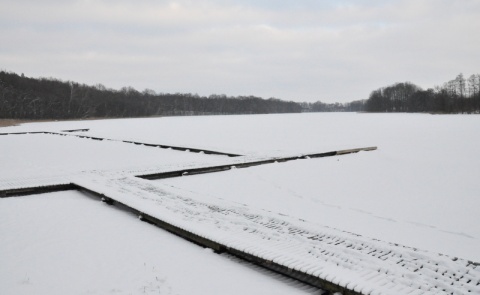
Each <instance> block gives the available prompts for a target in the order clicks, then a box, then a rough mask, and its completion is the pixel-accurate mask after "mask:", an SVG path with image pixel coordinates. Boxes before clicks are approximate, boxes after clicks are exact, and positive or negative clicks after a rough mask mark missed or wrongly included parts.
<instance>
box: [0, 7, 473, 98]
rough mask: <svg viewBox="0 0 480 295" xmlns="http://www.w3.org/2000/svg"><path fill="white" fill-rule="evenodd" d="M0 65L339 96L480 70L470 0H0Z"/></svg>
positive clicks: (267, 93) (204, 87) (148, 83)
mask: <svg viewBox="0 0 480 295" xmlns="http://www.w3.org/2000/svg"><path fill="white" fill-rule="evenodd" d="M0 37H1V40H0V69H4V70H8V71H13V72H16V73H19V74H20V73H25V75H26V76H30V77H55V78H60V79H62V80H72V81H76V82H80V83H86V84H97V83H102V84H104V85H105V86H107V87H109V88H115V89H118V88H120V87H122V86H132V87H134V88H136V89H137V90H139V91H143V90H144V89H145V88H149V89H152V90H155V91H156V92H182V93H185V92H186V93H198V94H199V95H209V94H212V93H216V94H227V95H257V96H262V97H264V98H269V97H277V98H281V99H285V100H295V101H317V100H321V101H324V102H336V101H338V102H347V101H352V100H358V99H365V98H368V95H369V94H370V92H371V91H372V90H374V89H377V88H379V87H382V86H387V85H389V84H392V83H394V82H404V81H411V82H413V83H415V84H417V85H419V86H421V87H424V88H428V87H433V86H434V85H439V84H442V83H443V82H446V81H448V80H451V79H453V78H455V76H456V75H457V74H459V73H463V74H464V75H465V76H469V75H471V74H473V73H479V72H480V0H383V1H380V0H370V1H340V0H339V1H325V0H317V1H314V0H292V1H290V0H287V1H280V0H255V1H253V0H244V1H240V0H207V1H201V0H197V1H161V0H136V1H133V0H100V1H93V0H78V1H69V0H42V1H39V0H0Z"/></svg>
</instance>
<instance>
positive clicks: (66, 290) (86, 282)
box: [0, 191, 318, 295]
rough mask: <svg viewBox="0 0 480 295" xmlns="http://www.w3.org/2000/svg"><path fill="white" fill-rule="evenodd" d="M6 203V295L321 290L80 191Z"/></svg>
mask: <svg viewBox="0 0 480 295" xmlns="http://www.w3.org/2000/svg"><path fill="white" fill-rule="evenodd" d="M0 201H1V202H0V233H1V236H2V238H1V239H0V294H5V295H10V294H11V295H13V294H15V295H21V294H49V295H54V294H313V293H316V294H317V292H318V291H317V289H315V288H312V287H309V286H306V285H304V284H301V283H298V282H295V281H293V280H291V279H287V278H285V277H281V276H278V275H276V274H274V273H272V272H270V271H266V270H263V269H260V268H258V267H256V266H253V265H251V264H249V263H245V262H242V261H240V260H238V259H237V258H234V257H231V256H228V255H217V254H214V253H212V252H211V251H209V250H206V249H203V248H201V247H199V246H196V245H194V244H192V243H190V242H187V241H185V240H183V239H181V238H179V237H176V236H174V235H172V234H170V233H167V232H165V231H163V230H160V229H158V228H156V227H154V226H152V225H149V224H147V223H144V222H141V221H139V220H138V219H135V218H133V216H132V215H131V213H128V212H125V211H121V210H118V209H114V208H113V207H111V206H108V205H106V204H104V203H101V202H99V201H98V200H97V199H93V198H90V197H88V196H87V195H84V194H82V193H80V192H75V191H68V192H58V193H49V194H42V195H32V196H26V197H21V198H7V199H2V200H0Z"/></svg>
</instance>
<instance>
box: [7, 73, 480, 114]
mask: <svg viewBox="0 0 480 295" xmlns="http://www.w3.org/2000/svg"><path fill="white" fill-rule="evenodd" d="M362 111H363V112H419V113H480V75H479V74H476V75H471V76H470V77H469V78H467V79H465V78H464V76H463V75H462V74H459V75H458V76H457V77H456V78H455V79H453V80H451V81H449V82H446V83H444V84H443V85H442V86H436V87H434V88H429V89H427V90H423V89H421V88H420V87H419V86H417V85H415V84H413V83H410V82H404V83H395V84H393V85H391V86H387V87H382V88H380V89H377V90H375V91H373V92H372V93H371V94H370V96H369V98H368V99H366V100H357V101H353V102H349V103H323V102H321V101H317V102H314V103H307V102H301V103H298V102H293V101H284V100H280V99H277V98H269V99H263V98H260V97H256V96H236V97H232V96H226V95H224V94H221V95H217V94H213V95H210V96H208V97H206V96H199V95H197V94H191V93H174V94H169V93H155V92H154V91H153V90H148V89H146V90H144V91H142V92H139V91H137V90H136V89H134V88H132V87H123V88H121V89H120V90H114V89H108V88H106V87H105V86H103V85H101V84H97V85H95V86H89V85H85V84H79V83H75V82H71V81H61V80H58V79H55V78H38V79H36V78H28V77H26V76H24V75H23V74H21V75H18V74H16V73H12V72H7V71H0V118H2V119H33V120H43V119H84V118H127V117H151V116H185V115H227V114H274V113H300V112H362Z"/></svg>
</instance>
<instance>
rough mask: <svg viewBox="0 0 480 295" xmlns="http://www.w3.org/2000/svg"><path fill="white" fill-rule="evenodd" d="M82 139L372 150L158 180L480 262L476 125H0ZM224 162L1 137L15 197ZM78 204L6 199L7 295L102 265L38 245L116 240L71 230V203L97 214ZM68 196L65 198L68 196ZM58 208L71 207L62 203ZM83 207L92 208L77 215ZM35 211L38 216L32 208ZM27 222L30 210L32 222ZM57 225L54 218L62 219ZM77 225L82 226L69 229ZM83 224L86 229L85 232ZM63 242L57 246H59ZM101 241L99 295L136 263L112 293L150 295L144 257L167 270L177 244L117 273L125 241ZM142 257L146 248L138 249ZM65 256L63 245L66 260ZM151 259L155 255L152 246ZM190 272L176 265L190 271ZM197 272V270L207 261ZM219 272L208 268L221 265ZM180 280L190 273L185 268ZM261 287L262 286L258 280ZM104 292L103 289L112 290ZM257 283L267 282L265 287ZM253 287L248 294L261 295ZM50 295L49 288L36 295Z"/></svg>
mask: <svg viewBox="0 0 480 295" xmlns="http://www.w3.org/2000/svg"><path fill="white" fill-rule="evenodd" d="M80 128H89V129H90V130H89V131H87V132H83V133H82V132H75V133H72V134H85V135H89V136H97V137H104V138H110V139H122V140H126V139H128V140H136V141H140V142H145V143H156V144H166V145H174V146H185V147H190V148H204V149H210V150H216V151H221V152H230V153H237V154H242V155H246V156H250V157H252V156H261V157H267V156H280V155H298V154H306V153H318V152H327V151H331V150H340V149H348V148H356V147H367V146H378V150H377V151H372V152H360V153H358V154H352V155H345V156H338V157H332V158H319V159H305V160H297V161H291V162H287V163H275V164H269V165H263V166H258V167H251V168H245V169H233V170H230V171H226V172H218V173H213V174H205V175H196V176H188V177H181V178H172V179H164V180H158V181H157V182H158V183H161V184H162V186H166V187H170V188H171V189H172V190H175V191H176V193H177V194H182V192H183V194H185V195H188V196H189V197H191V198H195V199H197V200H202V199H208V200H212V199H213V200H215V199H223V200H222V201H219V202H231V203H232V204H245V205H247V206H248V207H250V208H254V209H260V210H264V211H270V212H268V214H281V215H279V216H285V215H288V216H289V217H288V218H291V219H302V220H305V221H306V222H309V223H310V224H313V225H318V226H319V227H322V226H328V227H331V228H335V229H339V230H341V231H347V232H352V233H355V234H360V235H363V236H365V237H370V238H375V239H379V240H382V241H386V242H391V243H399V244H402V245H406V246H410V247H416V248H419V249H422V250H427V251H430V252H434V253H443V254H447V255H451V256H456V257H461V258H464V259H468V260H473V261H480V251H478V249H480V217H479V216H480V214H478V208H480V198H479V196H480V193H479V192H480V181H478V179H479V176H480V157H479V156H478V152H479V151H480V117H479V116H470V115H425V114H348V113H336V114H288V115H250V116H209V117H168V118H153V119H123V120H99V121H70V122H51V123H33V124H24V125H22V126H15V127H5V128H0V133H2V132H21V131H60V130H65V129H80ZM226 159H227V160H232V159H236V158H228V157H225V156H213V155H202V154H196V153H189V152H180V151H170V150H165V149H159V148H153V147H146V146H137V145H133V144H127V143H122V142H117V141H105V140H104V141H95V140H91V139H85V138H78V137H74V136H71V135H70V136H63V137H62V136H58V135H48V134H28V135H5V136H0V163H2V164H1V166H0V184H2V183H3V185H7V186H8V184H9V183H12V182H13V183H14V182H15V180H16V179H24V180H25V179H26V181H27V182H28V180H29V178H35V177H39V175H38V174H42V175H45V176H52V177H57V176H58V177H60V176H62V175H79V174H81V173H85V172H91V171H92V170H95V172H96V173H98V172H99V171H100V172H101V173H108V172H115V173H119V171H120V172H121V171H130V172H133V171H142V169H143V170H145V169H146V168H148V169H153V168H152V167H154V168H155V169H160V170H161V169H167V168H169V167H170V168H172V167H177V166H178V167H181V166H186V165H187V166H188V165H192V164H194V165H215V164H221V163H223V162H225V161H226ZM240 161H241V158H240ZM148 169H147V170H148ZM0 190H1V188H0ZM65 194H66V195H65ZM78 195H81V194H80V193H73V192H68V193H57V194H56V195H55V194H49V195H44V196H35V197H33V196H32V197H22V198H14V199H13V198H10V199H0V211H1V212H2V213H1V216H2V219H1V225H0V226H1V232H0V233H1V234H2V237H3V236H8V237H9V239H6V242H5V241H4V242H0V272H1V273H6V272H8V273H10V274H9V275H8V276H3V275H2V276H1V278H0V293H1V294H17V293H21V292H20V291H21V290H27V289H22V288H29V287H32V284H30V282H29V278H30V277H32V278H33V275H32V276H29V275H28V274H24V273H23V272H24V270H25V269H26V268H30V269H32V271H31V272H29V273H32V274H34V273H40V272H41V273H42V275H41V276H39V277H38V278H39V280H38V281H37V283H38V284H39V285H38V286H39V288H40V286H43V287H41V288H47V287H46V286H48V284H51V283H53V284H55V282H56V281H55V278H54V276H55V274H54V273H55V272H54V271H52V275H48V272H43V271H42V270H43V269H45V267H46V265H47V264H48V262H47V261H49V260H50V259H52V260H54V261H55V264H56V266H57V267H59V268H61V267H63V268H64V269H70V267H69V265H70V264H71V263H86V262H84V261H83V258H82V257H86V256H91V257H94V258H95V257H96V258H95V260H97V259H99V256H101V255H99V254H98V253H92V252H93V251H94V250H92V248H91V247H90V248H89V247H87V246H86V247H82V248H81V249H80V248H75V251H77V252H75V251H73V252H72V253H76V254H73V255H70V254H68V253H65V252H67V251H66V250H60V249H59V250H57V252H61V253H62V255H67V256H66V258H65V259H59V257H57V255H58V253H57V255H55V252H51V251H50V250H45V249H46V248H50V247H47V246H48V245H49V246H51V244H52V243H51V239H53V238H52V237H51V236H50V237H49V236H48V235H46V236H45V239H43V236H42V235H40V234H38V233H42V231H44V230H47V229H49V230H48V231H49V232H48V233H49V235H52V236H56V235H58V236H60V238H59V239H62V240H63V241H62V242H61V243H67V241H70V239H72V237H71V236H69V235H65V233H64V232H68V230H67V229H66V228H67V227H71V228H73V229H75V230H74V232H76V233H78V237H77V236H75V237H76V238H79V239H81V238H82V236H83V237H85V236H87V238H85V239H88V240H91V239H95V241H96V240H98V239H100V238H99V237H102V236H105V235H106V234H107V233H109V232H111V231H112V230H111V229H105V228H98V232H95V233H91V234H92V235H93V237H91V236H90V237H89V238H88V235H89V234H90V232H89V231H87V230H85V229H84V227H83V226H85V227H86V228H88V226H91V225H88V224H85V225H84V224H83V223H81V222H80V223H75V222H76V221H78V220H77V219H76V218H77V217H72V218H73V219H72V220H69V216H70V215H71V214H68V213H66V212H67V211H68V210H69V206H73V205H72V204H70V203H68V202H70V201H71V202H74V203H75V204H77V203H79V202H80V203H81V202H86V203H85V205H78V204H77V205H78V208H81V209H79V210H76V211H78V212H76V213H78V214H79V217H78V219H81V216H82V212H83V211H86V212H88V213H86V216H88V218H86V219H92V220H93V218H91V217H92V216H90V214H91V212H92V211H90V210H92V209H89V207H90V206H89V205H88V204H87V203H88V202H92V200H90V199H88V198H86V200H85V201H79V200H80V199H82V198H78ZM60 196H62V197H61V198H60ZM60 199H61V200H65V201H60ZM66 200H69V201H66ZM48 204H50V205H48ZM42 206H45V207H42ZM84 207H85V209H83V208H84ZM33 208H39V209H38V210H36V211H35V210H33ZM42 208H43V209H42ZM100 208H101V206H100ZM55 209H57V210H55ZM101 209H102V210H104V211H105V212H111V211H115V210H111V211H109V210H106V209H105V208H101ZM22 210H26V211H25V212H24V211H22ZM95 210H97V209H95ZM98 210H100V209H98ZM33 211H35V212H36V213H35V214H34V213H33ZM53 211H55V212H56V213H53ZM74 211H75V210H74ZM17 212H18V214H17ZM22 212H23V213H22ZM40 212H42V213H40ZM45 212H48V214H47V216H52V218H51V219H49V218H47V217H41V216H40V215H39V216H37V215H38V214H43V213H45ZM102 212H103V211H102ZM21 214H24V215H23V216H22V215H21ZM25 214H26V215H31V216H32V217H28V216H26V215H25ZM49 214H50V215H49ZM55 214H60V215H59V216H56V215H55ZM108 214H113V213H100V212H99V213H95V215H96V216H97V215H100V216H102V217H99V218H101V219H100V220H97V221H96V223H101V224H103V223H107V224H110V223H111V222H112V224H114V222H113V221H110V217H107V216H110V215H108ZM115 214H117V215H119V216H120V217H119V218H120V219H122V220H121V221H118V223H119V224H120V223H122V224H129V225H128V226H127V225H125V226H123V225H122V227H130V226H132V227H133V226H134V225H131V224H130V223H132V224H136V225H135V226H137V224H138V222H136V221H135V220H132V218H130V217H128V218H127V217H126V216H123V215H122V214H118V212H117V213H115ZM124 215H125V214H124ZM32 218H33V219H32ZM113 218H116V217H112V220H113ZM59 219H60V220H62V222H59V223H56V225H57V226H55V227H52V226H51V224H52V223H55V220H57V221H58V220H59ZM32 220H38V222H32ZM40 221H41V222H40ZM72 222H74V223H75V225H70V223H72ZM82 222H85V223H86V222H87V221H82ZM89 224H90V223H89ZM92 224H93V223H92ZM141 226H144V227H145V226H146V225H145V224H140V227H141ZM146 227H148V226H146ZM148 228H149V230H150V231H153V232H155V234H151V233H149V234H145V236H142V239H141V240H142V241H143V242H142V243H141V244H145V243H147V244H148V243H149V241H150V240H155V239H158V237H159V236H160V235H162V240H168V241H169V242H172V243H174V242H173V240H175V239H177V238H176V237H173V236H172V237H171V235H168V234H165V233H163V232H162V231H161V230H158V229H155V228H153V229H150V227H148ZM35 230H37V231H38V233H37V234H34V233H32V232H34V231H35ZM12 232H13V233H14V234H12ZM137 232H138V231H137V229H135V233H133V232H132V231H128V232H127V231H126V232H125V233H124V234H121V237H123V238H125V236H127V237H128V236H130V235H132V236H134V235H136V234H137ZM157 233H158V236H157V235H156V234H157ZM7 234H8V235H7ZM62 235H63V237H61V236H62ZM118 235H120V234H118ZM116 238H119V237H116ZM2 240H3V239H2ZM175 241H176V240H175ZM68 243H70V242H68ZM105 243H106V244H105V245H103V246H102V247H106V248H108V247H111V248H112V249H111V250H110V252H109V254H108V257H107V259H106V260H105V261H104V262H101V263H104V265H102V267H103V268H100V272H105V274H101V275H99V277H100V278H103V279H100V280H98V285H96V286H97V287H96V290H100V291H99V294H100V293H105V292H104V291H103V290H107V288H110V287H111V286H113V285H115V284H116V283H115V282H116V281H115V280H117V279H118V277H119V276H121V275H122V274H121V273H122V268H125V269H126V268H130V266H129V265H131V264H134V265H136V266H135V267H133V268H132V270H131V272H132V274H131V277H133V278H134V279H132V280H130V281H129V279H125V278H123V279H122V282H118V286H119V287H118V288H115V287H111V289H115V290H120V291H122V292H125V294H128V293H129V292H130V293H133V294H135V293H138V294H141V291H142V290H140V289H141V288H142V285H143V286H144V287H145V286H146V285H148V280H149V279H150V277H153V275H154V274H153V272H148V274H143V275H142V274H139V272H140V269H141V266H142V263H143V261H142V259H143V260H146V259H148V257H153V256H155V258H152V259H153V260H152V261H153V262H152V265H153V264H155V265H157V264H162V262H161V261H160V260H162V259H163V258H162V259H160V258H158V257H169V258H170V259H171V258H172V257H171V256H169V254H168V253H169V252H170V251H171V249H173V248H174V247H177V246H173V244H172V245H171V246H165V248H159V249H156V250H155V251H159V252H162V253H163V254H161V255H164V256H161V255H160V254H152V256H150V254H145V256H141V257H136V258H135V259H131V260H130V259H128V260H127V261H124V262H123V264H121V265H118V267H115V265H116V264H115V262H114V261H113V260H114V258H117V257H118V256H119V255H120V254H118V252H119V251H120V252H121V251H122V249H123V248H119V247H120V246H119V245H121V244H122V242H110V243H109V242H108V241H107V242H105ZM175 243H179V242H178V241H176V242H175ZM31 244H34V245H36V244H39V245H37V246H35V247H32V248H29V251H30V252H28V253H26V254H25V257H23V258H18V256H17V255H15V253H16V251H18V249H24V248H25V249H26V248H28V247H27V246H28V245H31ZM65 245H67V244H65ZM175 245H176V244H175ZM132 247H133V246H132ZM135 247H140V246H138V245H136V246H135ZM192 247H193V246H192ZM68 248H69V246H68V245H67V246H65V248H62V249H68ZM52 249H56V248H52ZM148 250H149V251H150V248H148ZM155 251H153V250H152V253H156V252H155ZM198 251H199V252H198V253H201V254H189V256H188V257H189V258H188V259H189V260H190V259H200V260H202V259H206V258H205V257H207V258H208V259H216V261H217V260H219V259H220V260H219V261H223V260H222V259H223V257H221V256H220V257H217V256H215V255H213V254H212V255H209V253H205V251H203V250H201V249H200V250H198ZM99 252H103V251H99ZM147 252H148V251H147ZM35 253H39V254H42V255H43V258H39V259H37V260H36V259H34V258H35V255H34V254H35ZM133 253H136V252H133ZM165 253H166V254H165ZM195 253H196V252H195ZM207 254H208V255H207ZM29 255H30V256H29ZM135 255H137V254H135ZM40 256H41V255H40ZM40 256H39V257H40ZM210 256H213V257H215V258H211V257H210ZM62 257H64V256H62ZM102 257H103V256H102ZM191 257H194V258H191ZM137 258H138V259H137ZM29 259H31V260H32V263H28V260H29ZM157 259H158V260H157ZM165 259H166V258H165ZM189 260H188V261H189ZM224 260H226V261H228V263H232V264H236V263H237V262H235V263H233V262H232V261H231V259H230V260H229V259H224ZM62 261H63V262H62ZM185 261H187V259H185ZM185 261H181V262H180V263H186V262H185ZM117 263H118V262H117ZM147 263H148V262H147ZM198 263H202V264H203V262H198ZM212 263H214V262H213V260H212ZM221 263H223V262H219V264H221ZM225 263H227V262H225ZM57 264H58V265H57ZM110 264H111V265H112V266H111V267H112V269H113V268H115V273H112V274H111V276H110V275H109V274H108V269H109V267H110ZM170 264H172V263H171V262H168V263H167V264H163V266H162V267H165V266H167V267H166V268H163V269H162V271H164V272H167V270H170V269H171V270H172V272H171V273H170V272H169V275H166V274H164V277H165V278H167V279H168V280H170V281H174V280H178V282H175V283H171V284H170V285H168V286H171V288H172V294H175V293H179V294H189V293H191V292H190V291H192V290H193V289H188V288H187V289H185V288H184V287H181V284H180V283H179V282H180V281H179V280H180V277H181V276H180V274H179V273H181V271H180V270H181V269H183V268H181V267H180V266H179V267H178V268H176V266H172V267H168V265H170ZM7 266H8V269H7ZM88 267H90V266H88V265H87V266H85V265H80V267H78V268H75V269H72V273H71V274H62V275H64V276H66V275H68V276H69V277H68V278H65V280H68V279H69V278H70V276H80V277H81V276H82V275H83V273H84V272H88V270H87V269H88ZM159 267H160V266H159ZM222 267H223V266H218V269H222ZM215 268H217V267H215ZM11 269H16V270H15V271H12V270H11ZM47 269H48V268H47ZM185 269H189V268H188V267H186V266H185ZM199 269H201V267H199ZM17 270H18V271H17ZM228 271H230V270H228ZM219 273H223V274H224V273H225V271H223V272H222V271H219ZM245 273H247V272H244V271H242V272H240V273H239V274H238V276H241V277H242V279H243V278H245V279H246V280H245V281H247V279H248V278H249V277H248V276H250V275H251V272H250V271H249V272H248V275H247V274H245ZM202 275H203V274H197V273H192V274H190V275H189V279H190V280H191V279H192V278H191V277H195V280H199V281H203V280H205V281H206V282H210V283H211V284H214V282H217V281H218V280H210V281H208V280H207V279H206V278H204V276H202ZM220 277H221V276H220ZM256 277H257V276H256ZM267 277H268V278H267V279H265V280H267V281H269V280H270V281H269V282H270V283H268V284H267V283H265V284H267V285H274V287H272V288H277V287H278V288H279V289H281V290H283V291H285V293H292V292H295V291H298V292H311V291H312V290H311V289H305V288H304V287H301V288H296V289H295V290H293V291H292V289H288V288H290V287H288V286H287V287H286V286H285V283H284V282H282V281H280V282H278V280H277V281H275V280H274V281H275V282H273V283H271V278H270V276H269V275H267ZM118 280H119V279H118ZM219 280H223V279H219ZM258 280H261V279H260V278H258ZM119 281H120V280H119ZM250 281H251V280H250ZM77 282H78V284H79V285H78V286H79V287H78V290H79V292H74V293H76V294H78V293H82V292H83V291H87V289H85V287H84V286H85V285H82V284H84V282H82V281H81V280H77ZM101 282H105V284H102V283H101ZM32 283H33V279H32ZM259 284H260V285H262V286H263V285H264V283H259ZM157 285H158V284H157ZM226 285H228V284H226ZM247 285H248V284H247ZM257 285H258V284H253V287H254V290H255V286H257ZM287 285H288V284H287ZM2 286H9V287H8V288H13V289H7V290H9V292H11V293H5V292H3V290H2V288H3V287H2ZM12 286H13V287H12ZM165 286H167V284H165ZM102 288H103V289H102ZM139 288H140V289H139ZM159 288H163V287H159ZM47 289H48V288H47ZM47 289H41V290H47ZM12 290H13V291H12ZM39 290H40V289H39ZM108 290H110V289H108ZM194 290H195V291H196V293H198V292H200V293H201V294H215V293H221V292H220V291H215V290H212V289H208V288H207V287H204V286H201V287H196V288H194ZM204 290H205V291H204ZM238 290H239V293H240V292H242V293H245V292H253V293H260V292H256V291H248V290H245V289H238ZM272 290H273V289H272ZM22 292H23V291H22ZM42 292H43V293H42ZM163 292H166V291H165V290H164V291H163ZM27 293H28V292H27ZM47 293H48V292H46V291H45V292H44V291H41V292H39V293H38V294H47ZM223 293H225V292H223ZM227 293H230V292H227ZM262 293H264V292H262ZM49 294H51V293H49ZM58 294H60V293H58ZM162 294H163V293H162Z"/></svg>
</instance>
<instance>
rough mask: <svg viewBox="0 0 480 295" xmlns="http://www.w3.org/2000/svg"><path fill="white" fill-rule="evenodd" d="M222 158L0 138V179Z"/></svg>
mask: <svg viewBox="0 0 480 295" xmlns="http://www.w3.org/2000/svg"><path fill="white" fill-rule="evenodd" d="M0 130H1V129H0ZM223 158H225V157H224V156H216V155H209V156H208V157H206V156H202V155H199V154H196V153H188V152H178V151H172V150H167V149H160V148H157V147H147V146H143V145H135V144H130V143H124V142H116V141H105V140H104V141H98V140H93V139H86V138H78V137H73V136H60V135H52V134H27V135H3V136H0V163H2V168H1V169H0V179H2V178H3V179H14V178H17V177H24V178H25V177H35V176H38V175H42V176H57V175H58V176H61V175H69V174H73V173H79V172H82V171H92V170H96V171H101V170H108V171H115V170H119V171H132V170H133V171H135V170H137V169H142V168H145V167H150V166H157V167H158V166H163V167H169V168H172V167H178V166H181V165H182V164H183V165H186V164H192V163H199V164H202V165H208V164H211V165H213V164H215V163H217V162H219V161H221V160H222V159H223Z"/></svg>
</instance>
